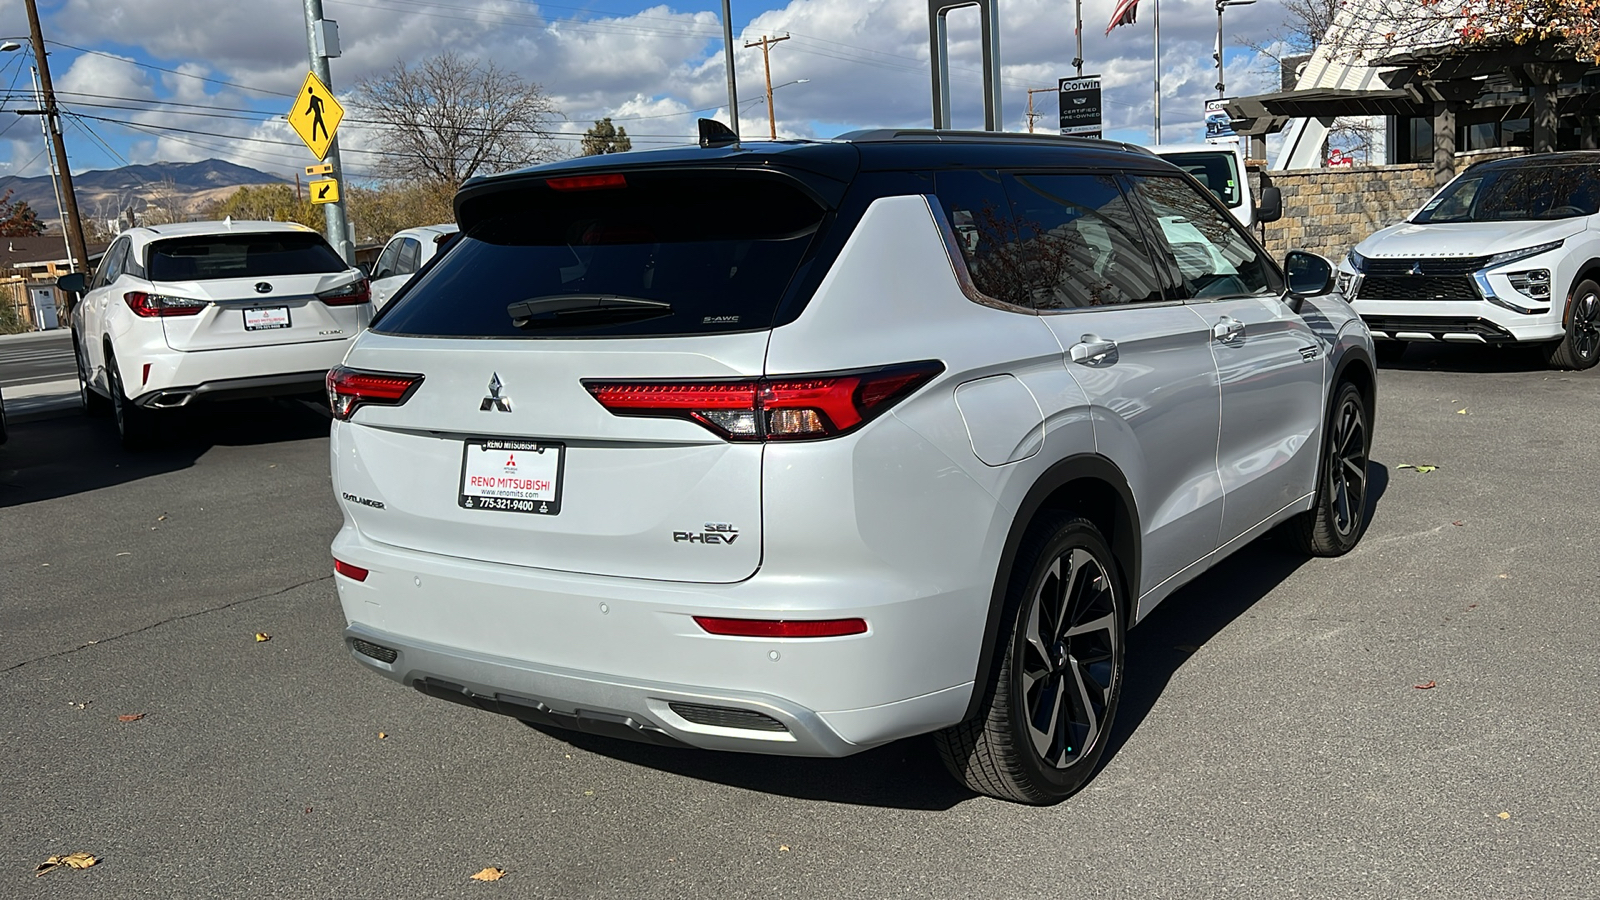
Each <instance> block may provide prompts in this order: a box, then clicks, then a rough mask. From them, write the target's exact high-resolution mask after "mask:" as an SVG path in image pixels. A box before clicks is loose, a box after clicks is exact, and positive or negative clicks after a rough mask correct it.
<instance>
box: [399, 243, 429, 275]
mask: <svg viewBox="0 0 1600 900" xmlns="http://www.w3.org/2000/svg"><path fill="white" fill-rule="evenodd" d="M421 258H422V245H421V244H419V243H417V239H416V238H406V239H404V240H402V241H401V242H400V255H399V257H398V258H397V262H396V263H395V267H394V273H395V274H396V275H410V274H411V273H412V272H415V271H416V270H417V266H418V265H419V260H420V259H421Z"/></svg>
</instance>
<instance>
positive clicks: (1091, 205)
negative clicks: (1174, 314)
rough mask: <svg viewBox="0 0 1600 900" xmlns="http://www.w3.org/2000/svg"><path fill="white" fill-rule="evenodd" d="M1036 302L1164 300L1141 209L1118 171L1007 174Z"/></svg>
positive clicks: (1057, 305) (1070, 305) (1062, 305)
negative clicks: (1132, 204)
mask: <svg viewBox="0 0 1600 900" xmlns="http://www.w3.org/2000/svg"><path fill="white" fill-rule="evenodd" d="M1005 187H1006V194H1007V195H1008V196H1009V197H1010V198H1011V202H1012V209H1013V210H1014V214H1015V216H1016V220H1017V231H1018V237H1019V240H1020V241H1021V250H1022V259H1023V267H1022V269H1023V276H1024V280H1025V281H1026V290H1027V293H1028V295H1029V297H1030V298H1031V299H1032V301H1033V306H1034V308H1035V309H1074V308H1081V307H1089V306H1116V305H1121V304H1125V303H1148V302H1155V301H1159V300H1161V299H1163V297H1162V293H1161V281H1160V278H1159V277H1158V276H1157V274H1156V268H1155V266H1154V265H1153V264H1152V262H1151V257H1150V252H1149V250H1148V248H1147V247H1146V246H1145V239H1144V235H1143V234H1142V233H1141V231H1140V229H1139V223H1138V221H1137V220H1136V219H1135V218H1134V216H1133V209H1132V208H1131V207H1130V206H1129V205H1128V202H1127V200H1126V199H1125V198H1124V197H1123V196H1122V189H1121V188H1120V187H1119V186H1118V184H1117V178H1116V176H1115V175H1113V174H1109V173H1105V174H1087V173H1086V174H1074V175H1025V174H1017V175H1007V176H1006V177H1005Z"/></svg>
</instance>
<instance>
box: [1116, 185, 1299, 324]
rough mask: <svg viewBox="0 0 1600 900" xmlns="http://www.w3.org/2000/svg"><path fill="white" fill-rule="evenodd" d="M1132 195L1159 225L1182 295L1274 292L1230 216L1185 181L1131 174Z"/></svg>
mask: <svg viewBox="0 0 1600 900" xmlns="http://www.w3.org/2000/svg"><path fill="white" fill-rule="evenodd" d="M1129 180H1130V181H1131V182H1132V183H1133V186H1134V194H1135V196H1136V197H1137V198H1138V200H1139V202H1141V203H1142V204H1143V205H1144V207H1145V209H1146V210H1147V211H1148V212H1149V214H1150V217H1151V218H1152V219H1153V220H1155V222H1156V223H1157V225H1159V226H1160V232H1161V239H1162V241H1163V242H1164V243H1165V244H1166V248H1167V252H1168V253H1170V254H1172V259H1173V261H1174V262H1175V263H1177V266H1178V274H1179V277H1180V279H1181V281H1182V285H1181V288H1182V290H1183V291H1184V295H1185V297H1188V298H1206V297H1237V296H1240V295H1250V294H1273V293H1277V292H1278V283H1277V282H1278V278H1277V277H1276V275H1275V273H1273V271H1272V270H1271V268H1270V267H1269V266H1268V265H1267V263H1266V261H1265V260H1264V259H1262V256H1261V253H1260V252H1259V251H1258V250H1256V248H1255V245H1253V244H1251V243H1250V240H1249V239H1248V238H1246V237H1245V236H1244V235H1243V234H1241V233H1240V232H1239V229H1238V228H1237V227H1236V224H1235V222H1234V219H1233V217H1232V216H1230V215H1228V214H1227V213H1226V212H1224V211H1222V210H1219V209H1217V208H1216V207H1215V206H1212V205H1211V202H1210V201H1209V200H1207V199H1206V197H1205V196H1204V195H1202V194H1200V193H1199V192H1198V191H1196V190H1195V189H1194V187H1192V186H1191V184H1190V183H1189V182H1188V181H1185V180H1184V179H1181V178H1174V177H1171V176H1166V175H1134V176H1130V178H1129Z"/></svg>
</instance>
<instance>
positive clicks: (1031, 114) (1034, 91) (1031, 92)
mask: <svg viewBox="0 0 1600 900" xmlns="http://www.w3.org/2000/svg"><path fill="white" fill-rule="evenodd" d="M1080 68H1081V67H1080ZM1060 92H1061V91H1060V89H1059V88H1053V87H1050V88H1028V133H1029V134H1033V121H1034V120H1035V119H1037V118H1039V117H1040V116H1042V115H1044V113H1036V112H1034V111H1033V95H1034V94H1059V93H1060Z"/></svg>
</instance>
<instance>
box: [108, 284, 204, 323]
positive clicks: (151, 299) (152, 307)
mask: <svg viewBox="0 0 1600 900" xmlns="http://www.w3.org/2000/svg"><path fill="white" fill-rule="evenodd" d="M122 302H123V303H126V304H128V308H129V309H131V310H133V314H134V315H136V316H138V317H139V318H141V319H155V318H167V317H169V316H192V315H195V314H196V313H199V312H200V311H201V310H203V309H205V308H206V307H207V306H209V305H210V303H208V302H207V301H205V300H191V299H189V298H188V297H168V296H167V295H165V294H150V293H146V292H144V291H129V292H128V293H126V294H123V295H122Z"/></svg>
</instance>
